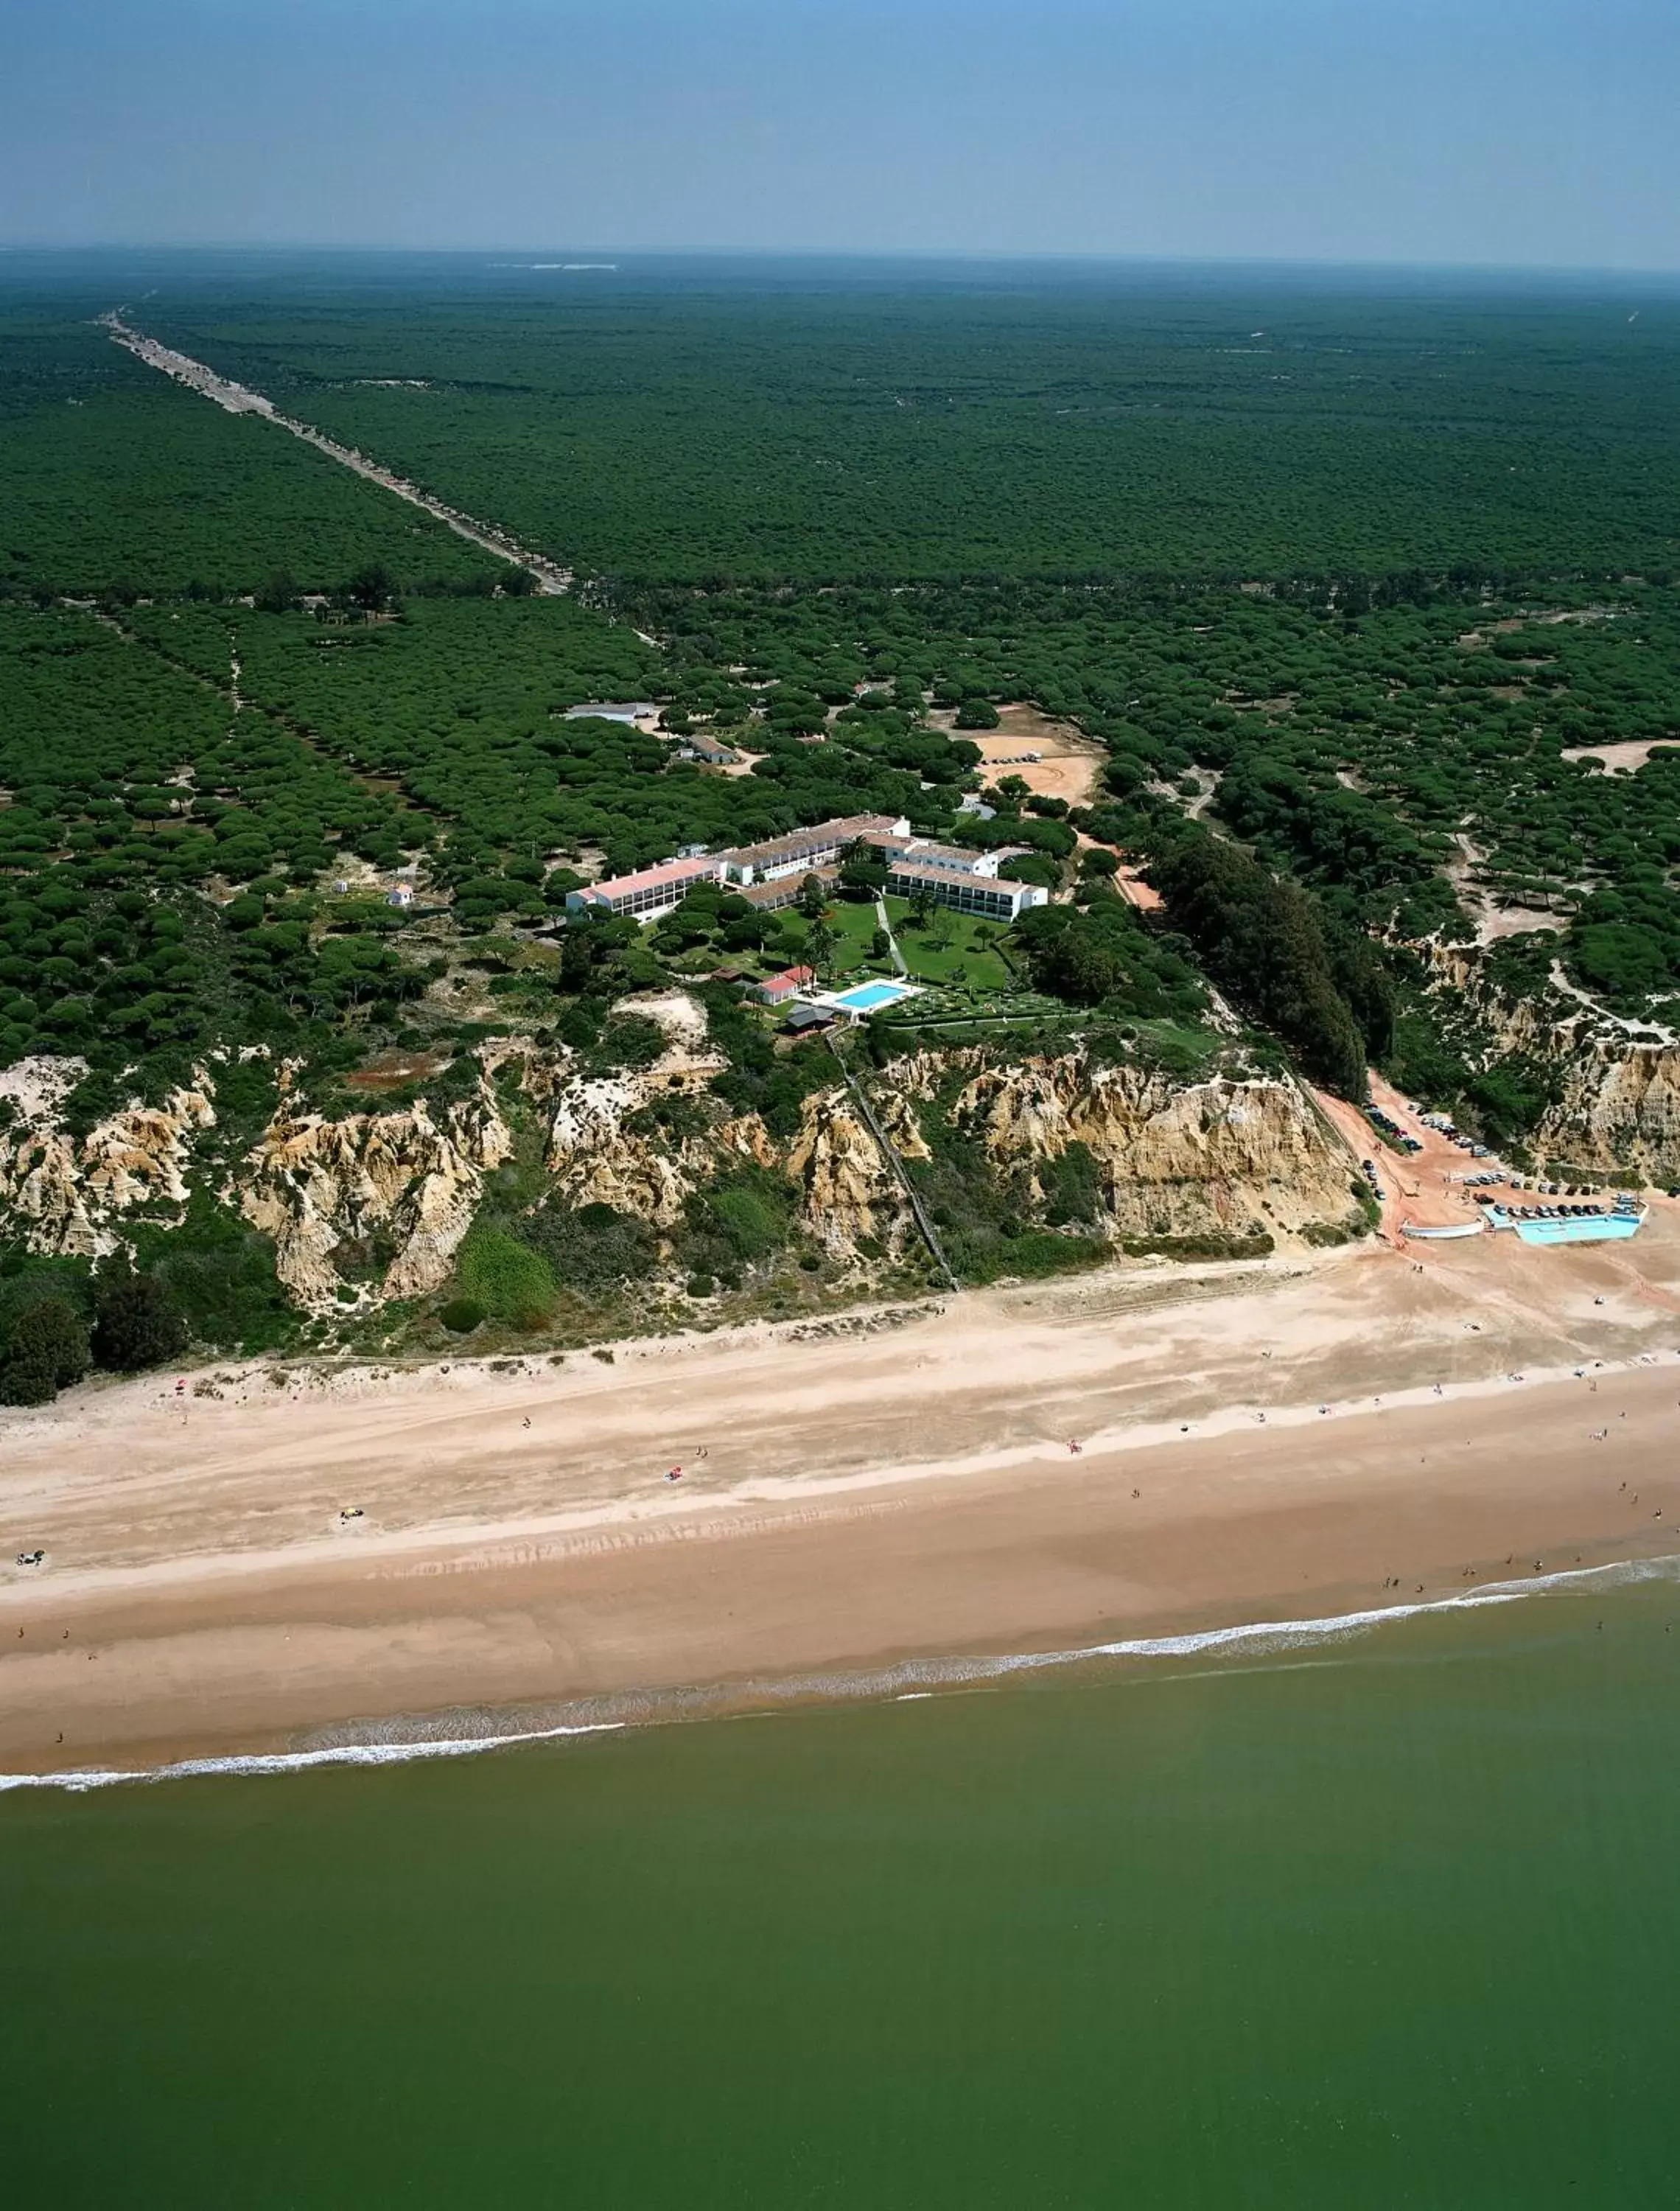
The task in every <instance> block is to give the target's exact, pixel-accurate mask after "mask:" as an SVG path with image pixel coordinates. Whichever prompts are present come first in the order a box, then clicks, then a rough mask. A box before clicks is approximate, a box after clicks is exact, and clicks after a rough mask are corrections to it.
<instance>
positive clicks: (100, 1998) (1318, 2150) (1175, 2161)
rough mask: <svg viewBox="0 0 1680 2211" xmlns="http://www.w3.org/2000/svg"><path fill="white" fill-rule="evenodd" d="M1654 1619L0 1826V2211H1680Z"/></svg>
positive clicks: (1630, 1615)
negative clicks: (1051, 2210) (1605, 2210)
mask: <svg viewBox="0 0 1680 2211" xmlns="http://www.w3.org/2000/svg"><path fill="white" fill-rule="evenodd" d="M1677 1574H1680V1562H1672V1561H1671V1562H1667V1564H1666V1565H1665V1566H1660V1567H1655V1568H1647V1569H1644V1570H1642V1571H1641V1575H1640V1576H1639V1577H1637V1578H1628V1577H1620V1576H1617V1574H1615V1573H1614V1572H1611V1573H1608V1574H1605V1575H1603V1576H1598V1577H1587V1578H1575V1579H1574V1581H1570V1582H1565V1583H1563V1584H1556V1585H1553V1586H1551V1587H1549V1588H1548V1589H1546V1590H1543V1591H1542V1592H1541V1593H1539V1594H1537V1595H1534V1596H1527V1597H1526V1598H1524V1599H1523V1600H1521V1601H1520V1602H1510V1603H1506V1604H1495V1605H1483V1606H1480V1607H1477V1608H1462V1609H1456V1610H1447V1611H1442V1610H1439V1609H1437V1610H1433V1611H1424V1612H1419V1613H1417V1614H1412V1615H1411V1616H1409V1617H1400V1618H1396V1619H1393V1620H1389V1621H1387V1622H1385V1623H1382V1624H1380V1625H1376V1626H1360V1627H1351V1628H1349V1629H1348V1630H1346V1631H1345V1632H1342V1633H1329V1634H1322V1635H1319V1636H1315V1637H1311V1638H1306V1639H1301V1638H1281V1637H1273V1638H1270V1639H1252V1640H1249V1641H1248V1642H1243V1641H1241V1640H1238V1641H1236V1642H1231V1643H1228V1644H1226V1645H1221V1646H1215V1647H1212V1648H1199V1649H1184V1650H1167V1651H1160V1652H1158V1653H1157V1655H1154V1656H1151V1657H1108V1658H1103V1659H1097V1660H1091V1661H1086V1662H1084V1663H1079V1664H1078V1665H1075V1666H1073V1667H1071V1668H1059V1669H1042V1670H1036V1671H1032V1672H1030V1673H1027V1674H1014V1675H1005V1676H1003V1677H1001V1678H1000V1679H996V1680H992V1681H984V1682H971V1683H970V1685H968V1686H967V1687H963V1688H952V1689H947V1690H946V1691H944V1692H942V1693H936V1694H933V1695H928V1696H922V1695H916V1696H912V1697H908V1698H906V1697H903V1696H900V1697H897V1698H891V1697H890V1698H886V1699H881V1700H877V1701H868V1702H853V1703H838V1704H831V1705H820V1706H816V1705H811V1706H807V1705H796V1706H793V1707H784V1708H782V1709H778V1710H775V1711H770V1712H768V1713H766V1714H764V1715H761V1716H755V1717H729V1718H719V1717H714V1718H709V1719H704V1720H698V1721H692V1722H686V1723H674V1724H668V1725H658V1726H645V1727H638V1728H631V1729H625V1730H623V1731H621V1732H616V1733H606V1734H598V1735H588V1736H574V1737H571V1738H565V1739H559V1740H554V1741H550V1742H541V1743H535V1744H531V1745H527V1746H525V1747H523V1748H515V1749H510V1750H504V1751H495V1752H492V1753H490V1754H486V1755H483V1756H478V1757H465V1758H456V1759H450V1760H430V1761H426V1762H414V1763H396V1764H384V1765H359V1766H335V1767H327V1768H315V1769H305V1770H299V1771H290V1772H280V1773H243V1774H233V1773H226V1772H212V1773H208V1774H202V1775H199V1776H196V1777H189V1778H177V1779H172V1780H168V1781H164V1782H159V1783H155V1784H137V1785H136V1784H123V1785H114V1786H111V1787H106V1788H100V1789H95V1790H89V1791H88V1792H86V1793H81V1794H73V1793H69V1792H66V1791H64V1790H59V1789H37V1788H28V1789H16V1790H11V1791H9V1792H8V1793H7V1794H5V1795H3V1796H0V1923H3V1930H4V1932H3V1941H4V1957H5V1965H4V1973H3V1979H0V2080H3V2081H4V2083H5V2087H6V2092H7V2093H6V2105H7V2110H8V2112H9V2126H8V2129H7V2139H6V2148H5V2173H6V2181H5V2200H6V2202H7V2203H8V2205H9V2206H15V2207H17V2211H33V2207H36V2206H47V2205H51V2206H53V2207H56V2208H57V2211H65V2207H75V2206H90V2207H91V2206H100V2207H106V2206H111V2205H116V2204H122V2205H136V2206H149V2205H153V2204H157V2205H166V2206H169V2207H171V2211H187V2207H197V2206H205V2207H209V2206H215V2207H226V2206H231V2205H237V2206H239V2207H242V2211H257V2207H269V2206H274V2207H279V2206H282V2205H284V2206H300V2207H309V2211H317V2207H324V2206H339V2205H344V2206H352V2205H354V2206H357V2207H362V2208H365V2207H369V2206H374V2205H385V2204H393V2205H398V2204H400V2205H403V2206H417V2207H418V2206H426V2207H430V2206H438V2207H444V2206H450V2207H453V2206H459V2205H462V2204H468V2203H470V2204H485V2205H501V2204H526V2203H530V2204H542V2205H557V2206H568V2207H569V2206H573V2205H576V2206H579V2207H582V2206H589V2207H617V2206H620V2205H622V2206H626V2207H629V2206H636V2207H644V2208H645V2211H662V2207H664V2206H668V2205H669V2206H682V2207H685V2211H700V2207H712V2206H716V2207H720V2211H721V2207H724V2206H728V2207H734V2208H735V2211H739V2208H740V2207H758V2206H764V2207H766V2208H767V2211H793V2207H800V2206H807V2205H809V2206H842V2205H843V2206H848V2207H850V2206H858V2207H865V2206H867V2207H872V2211H891V2207H899V2206H903V2207H906V2211H909V2207H916V2211H942V2207H946V2206H949V2207H952V2211H956V2207H963V2211H976V2207H991V2206H996V2207H1000V2211H1001V2208H1002V2207H1008V2211H1036V2207H1055V2206H1070V2207H1085V2206H1111V2205H1137V2206H1139V2207H1143V2211H1173V2207H1178V2206H1185V2207H1190V2206H1195V2207H1220V2211H1223V2207H1228V2206H1241V2207H1245V2211H1248V2207H1254V2208H1255V2211H1260V2208H1261V2207H1266V2208H1267V2211H1269V2207H1272V2206H1276V2207H1278V2211H1308V2207H1315V2206H1320V2205H1322V2206H1326V2207H1332V2206H1333V2207H1336V2211H1347V2207H1367V2206H1391V2205H1392V2206H1407V2207H1411V2206H1418V2207H1431V2211H1433V2207H1441V2211H1465V2207H1476V2211H1488V2207H1496V2206H1506V2205H1509V2206H1513V2207H1516V2206H1520V2207H1523V2211H1544V2207H1548V2206H1551V2205H1560V2206H1561V2205H1565V2204H1568V2205H1571V2206H1576V2207H1579V2206H1582V2205H1586V2204H1593V2205H1615V2206H1617V2207H1618V2211H1632V2208H1633V2207H1638V2206H1643V2205H1647V2204H1649V2205H1653V2206H1656V2205H1662V2206H1665V2207H1667V2206H1670V2205H1671V2204H1672V2203H1673V2202H1675V2201H1676V2200H1677V2197H1680V2104H1677V2097H1676V2082H1677V2077H1680V1997H1677V1986H1680V1973H1677V1969H1680V1579H1677V1578H1675V1577H1676V1575H1677Z"/></svg>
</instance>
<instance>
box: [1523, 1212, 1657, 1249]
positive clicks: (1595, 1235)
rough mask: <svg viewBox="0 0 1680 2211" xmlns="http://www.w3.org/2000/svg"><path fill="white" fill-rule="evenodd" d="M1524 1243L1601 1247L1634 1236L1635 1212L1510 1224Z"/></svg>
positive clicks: (1636, 1227) (1637, 1227)
mask: <svg viewBox="0 0 1680 2211" xmlns="http://www.w3.org/2000/svg"><path fill="white" fill-rule="evenodd" d="M1511 1225H1512V1226H1513V1227H1514V1228H1515V1230H1516V1232H1517V1233H1518V1235H1519V1236H1520V1237H1521V1239H1522V1240H1523V1242H1524V1243H1525V1244H1602V1243H1604V1242H1607V1241H1609V1240H1611V1239H1614V1238H1617V1237H1621V1236H1637V1235H1638V1233H1639V1232H1640V1227H1641V1220H1640V1215H1638V1214H1636V1213H1601V1214H1598V1215H1594V1216H1592V1218H1590V1219H1584V1220H1577V1221H1514V1222H1513V1223H1512V1224H1511Z"/></svg>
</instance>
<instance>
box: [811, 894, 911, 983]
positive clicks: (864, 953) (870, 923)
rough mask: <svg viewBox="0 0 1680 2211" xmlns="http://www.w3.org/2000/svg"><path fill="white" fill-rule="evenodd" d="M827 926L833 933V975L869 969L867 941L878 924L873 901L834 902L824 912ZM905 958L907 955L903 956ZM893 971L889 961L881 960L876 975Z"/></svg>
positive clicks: (847, 900) (848, 900) (870, 964)
mask: <svg viewBox="0 0 1680 2211" xmlns="http://www.w3.org/2000/svg"><path fill="white" fill-rule="evenodd" d="M828 925H829V927H830V928H831V930H833V931H834V972H835V973H836V975H837V976H839V975H849V974H852V973H853V972H855V971H856V970H857V969H860V968H867V967H871V966H873V962H872V961H871V960H870V958H869V940H870V938H871V937H872V936H873V935H874V934H875V931H876V930H877V929H879V926H880V923H879V919H878V918H877V916H876V912H875V906H874V901H873V900H869V901H867V903H865V902H864V901H863V900H851V899H836V900H835V901H834V903H833V904H832V905H831V906H830V907H829V910H828ZM904 956H905V958H906V959H908V958H909V954H908V953H906V954H905V955H904ZM880 972H881V973H882V974H883V975H888V974H891V972H893V968H892V962H891V960H882V961H881V962H880Z"/></svg>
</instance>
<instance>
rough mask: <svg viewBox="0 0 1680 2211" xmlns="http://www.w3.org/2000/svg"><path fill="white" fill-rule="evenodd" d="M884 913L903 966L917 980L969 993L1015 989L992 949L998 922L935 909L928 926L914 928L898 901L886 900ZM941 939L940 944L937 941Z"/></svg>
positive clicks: (1002, 930)
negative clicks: (946, 985)
mask: <svg viewBox="0 0 1680 2211" xmlns="http://www.w3.org/2000/svg"><path fill="white" fill-rule="evenodd" d="M886 911H887V915H888V918H889V919H890V920H891V924H892V933H893V935H894V936H896V937H897V940H898V949H899V950H900V951H901V952H902V953H903V955H904V964H905V966H907V967H908V968H909V971H910V973H911V975H912V976H914V977H916V978H917V979H918V980H919V981H922V982H924V983H947V984H954V985H956V986H958V987H959V988H967V989H969V990H1012V989H1013V988H1014V987H1015V978H1014V977H1013V976H1012V974H1011V973H1010V972H1009V969H1008V968H1007V966H1006V965H1005V964H1004V962H1003V960H1002V959H1001V958H1000V956H999V954H998V951H997V942H998V939H999V938H1000V936H1005V935H1006V933H1007V932H1006V928H1005V925H1004V924H1003V923H1002V922H1000V921H983V920H981V919H980V918H977V917H976V916H975V915H973V914H966V913H953V912H952V911H951V909H950V908H949V907H948V906H947V907H939V906H935V907H934V915H933V918H932V919H931V920H930V922H929V924H928V927H927V928H925V929H917V928H915V927H913V926H911V924H910V921H909V911H910V910H909V906H908V905H907V904H906V902H905V901H904V900H903V899H889V900H887V902H886ZM941 916H943V920H941V918H940V917H941ZM941 936H943V937H944V938H945V942H943V943H940V942H939V939H940V937H941Z"/></svg>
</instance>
